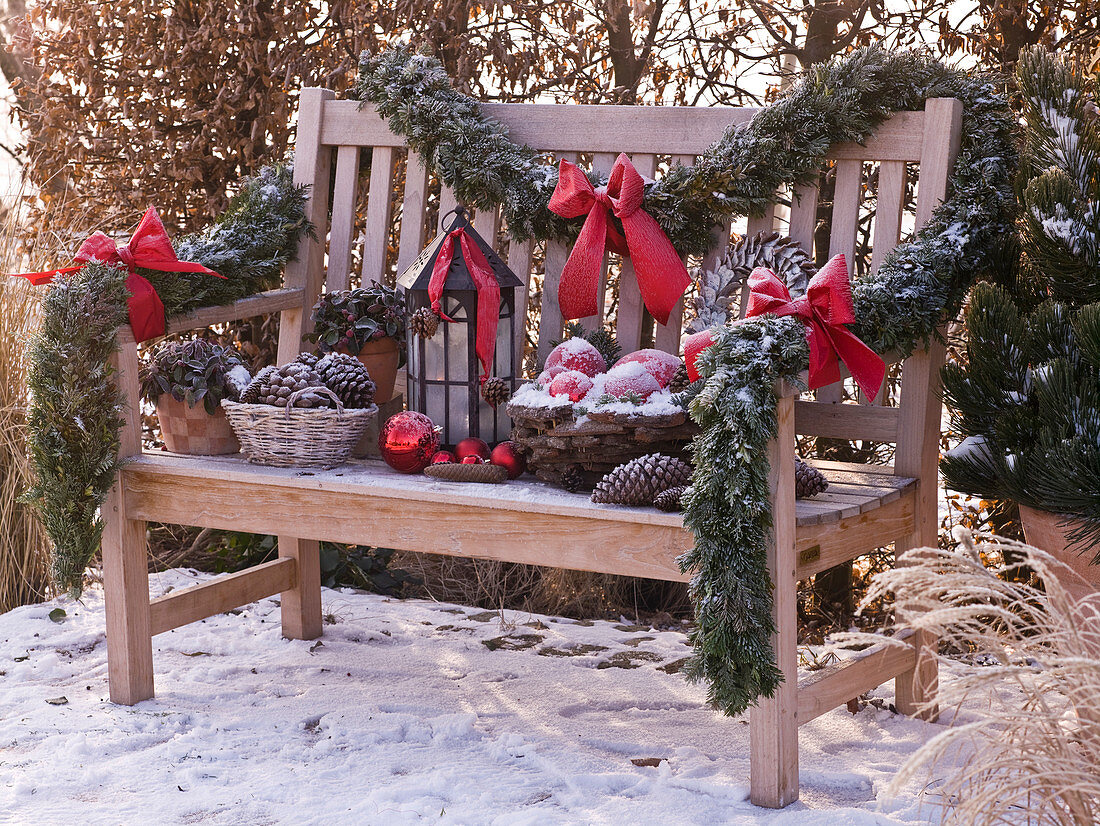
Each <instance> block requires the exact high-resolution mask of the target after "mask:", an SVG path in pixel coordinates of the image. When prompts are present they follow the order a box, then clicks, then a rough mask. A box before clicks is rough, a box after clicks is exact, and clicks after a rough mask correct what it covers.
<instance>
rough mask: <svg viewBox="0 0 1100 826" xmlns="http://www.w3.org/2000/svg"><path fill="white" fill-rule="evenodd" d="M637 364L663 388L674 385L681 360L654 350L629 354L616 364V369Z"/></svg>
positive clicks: (649, 349) (648, 349) (662, 351)
mask: <svg viewBox="0 0 1100 826" xmlns="http://www.w3.org/2000/svg"><path fill="white" fill-rule="evenodd" d="M635 363H636V364H640V365H642V367H644V368H645V370H646V372H647V373H649V374H650V375H651V376H653V378H655V379H657V384H659V385H661V387H662V388H665V387H668V386H669V384H671V383H672V377H673V376H675V375H676V371H677V370H679V369H680V359H678V358H677V357H676V356H674V355H672V354H671V353H666V352H665V351H664V350H654V349H652V348H647V349H645V350H635V351H634V352H633V353H627V354H626V355H625V356H623V357H622V358H621V359H619V360H618V361H617V362H615V367H618V366H619V365H622V364H635ZM612 369H615V368H612Z"/></svg>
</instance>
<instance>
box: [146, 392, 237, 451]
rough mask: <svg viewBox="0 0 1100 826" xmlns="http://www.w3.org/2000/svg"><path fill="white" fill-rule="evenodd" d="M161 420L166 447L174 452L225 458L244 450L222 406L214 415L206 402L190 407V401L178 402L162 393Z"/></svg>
mask: <svg viewBox="0 0 1100 826" xmlns="http://www.w3.org/2000/svg"><path fill="white" fill-rule="evenodd" d="M157 418H158V419H160V432H161V437H162V438H163V439H164V446H165V447H167V448H168V449H169V450H170V451H172V452H173V453H184V454H187V455H189V456H221V455H224V454H226V453H236V452H238V451H239V450H240V449H241V446H240V443H239V442H237V437H236V436H234V435H233V428H232V427H231V426H230V424H229V419H227V418H226V417H225V411H224V410H222V409H221V408H220V407H219V408H218V410H217V412H216V413H215V414H214V415H213V416H211V415H210V414H209V413H207V412H206V408H205V407H203V405H202V403H199V404H197V405H195V406H194V407H188V406H187V402H185V401H183V402H178V401H176V400H175V399H174V398H172V394H171V393H162V394H161V395H160V396H158V397H157Z"/></svg>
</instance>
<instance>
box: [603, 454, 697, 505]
mask: <svg viewBox="0 0 1100 826" xmlns="http://www.w3.org/2000/svg"><path fill="white" fill-rule="evenodd" d="M690 481H691V465H689V464H688V463H687V462H684V461H681V460H680V459H675V458H673V457H672V456H663V455H661V454H660V453H650V454H648V455H646V456H640V457H639V458H637V459H631V460H630V461H629V462H627V463H626V464H624V465H619V466H618V467H617V468H615V469H614V470H613V471H611V472H610V473H609V474H607V475H606V476H604V477H603V479H601V480H600V481H599V482H597V483H596V489H595V490H594V491H592V501H593V502H602V503H605V504H616V505H651V504H653V500H654V498H656V496H657V494H658V493H661V492H662V491H665V490H668V489H669V488H673V487H677V486H679V485H686V484H688V483H689V482H690Z"/></svg>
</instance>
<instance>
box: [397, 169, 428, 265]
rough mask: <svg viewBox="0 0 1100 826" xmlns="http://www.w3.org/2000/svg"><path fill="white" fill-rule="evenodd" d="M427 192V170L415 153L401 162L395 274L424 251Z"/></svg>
mask: <svg viewBox="0 0 1100 826" xmlns="http://www.w3.org/2000/svg"><path fill="white" fill-rule="evenodd" d="M427 193H428V168H427V167H426V166H424V162H423V161H422V160H421V159H420V156H419V155H417V154H416V153H415V152H409V156H408V159H407V161H406V163H405V192H404V197H403V198H402V201H401V235H400V241H399V243H398V247H399V248H398V252H397V272H398V274H399V275H400V274H401V273H403V272H404V271H405V270H407V269H408V268H409V266H410V265H411V264H412V262H413V261H415V260H416V257H417V256H418V255H420V251H421V250H423V249H424V245H425V238H424V209H425V203H426V202H427Z"/></svg>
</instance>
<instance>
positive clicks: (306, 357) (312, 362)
mask: <svg viewBox="0 0 1100 826" xmlns="http://www.w3.org/2000/svg"><path fill="white" fill-rule="evenodd" d="M294 360H295V361H296V362H298V363H299V364H304V365H305V366H306V367H313V368H314V369H316V367H317V362H319V361H320V360H321V357H320V356H319V355H317V354H316V353H299V354H298V358H296V359H294Z"/></svg>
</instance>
